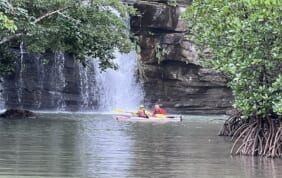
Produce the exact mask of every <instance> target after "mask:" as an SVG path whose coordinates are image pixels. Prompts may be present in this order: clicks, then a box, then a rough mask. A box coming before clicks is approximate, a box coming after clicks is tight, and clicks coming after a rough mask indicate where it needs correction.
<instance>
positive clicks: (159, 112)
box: [152, 104, 166, 118]
mask: <svg viewBox="0 0 282 178" xmlns="http://www.w3.org/2000/svg"><path fill="white" fill-rule="evenodd" d="M152 116H153V117H160V118H165V117H166V111H165V110H164V109H163V108H161V107H160V105H158V104H156V105H155V106H154V110H153V112H152Z"/></svg>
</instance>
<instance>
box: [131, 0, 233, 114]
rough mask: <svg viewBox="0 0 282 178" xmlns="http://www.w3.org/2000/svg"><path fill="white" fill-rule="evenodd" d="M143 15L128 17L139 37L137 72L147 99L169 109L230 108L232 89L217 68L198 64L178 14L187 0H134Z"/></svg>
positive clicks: (201, 111) (200, 111)
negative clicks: (213, 68)
mask: <svg viewBox="0 0 282 178" xmlns="http://www.w3.org/2000/svg"><path fill="white" fill-rule="evenodd" d="M132 3H133V6H134V7H135V8H136V9H137V10H138V11H139V12H140V14H141V16H135V17H132V18H131V29H132V32H133V33H135V34H136V35H137V36H138V37H139V45H140V47H141V53H140V55H141V60H142V62H141V63H140V65H139V66H140V67H139V75H140V78H141V80H142V81H143V86H144V90H145V103H147V104H148V105H150V106H151V105H152V104H153V103H159V104H161V105H163V106H164V107H165V108H167V110H168V111H170V112H175V113H187V114H188V113H189V114H190V113H194V114H212V113H214V114H220V113H225V112H226V111H227V110H228V109H230V108H231V104H230V101H231V100H232V93H231V91H230V89H229V88H227V87H226V82H227V81H226V79H225V78H224V77H223V76H222V75H220V74H219V73H218V72H216V71H214V70H211V69H206V68H204V67H202V66H201V65H200V61H199V57H198V54H197V51H196V49H195V46H194V44H193V41H190V40H188V39H187V38H185V35H186V34H187V33H189V31H188V30H187V29H186V28H185V25H184V23H183V21H182V20H181V17H180V15H181V13H182V12H183V11H184V10H185V7H187V6H189V5H190V4H191V1H190V0H186V1H185V0H182V1H181V0H178V1H169V0H163V1H162V0H158V1H157V0H155V1H154V0H153V1H152V0H150V1H149V0H148V1H134V2H132Z"/></svg>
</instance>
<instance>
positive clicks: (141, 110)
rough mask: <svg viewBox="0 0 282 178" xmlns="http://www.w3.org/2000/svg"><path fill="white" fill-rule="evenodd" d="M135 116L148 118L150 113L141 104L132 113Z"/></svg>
mask: <svg viewBox="0 0 282 178" xmlns="http://www.w3.org/2000/svg"><path fill="white" fill-rule="evenodd" d="M133 114H134V115H135V116H138V117H144V118H149V117H150V115H151V113H150V112H149V111H147V110H146V109H145V106H144V105H143V104H141V105H140V106H139V110H138V111H137V112H134V113H133Z"/></svg>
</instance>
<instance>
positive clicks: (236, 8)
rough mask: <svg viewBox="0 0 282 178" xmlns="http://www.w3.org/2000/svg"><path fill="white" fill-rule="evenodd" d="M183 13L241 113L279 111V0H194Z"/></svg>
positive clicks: (281, 34) (281, 60)
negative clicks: (223, 75)
mask: <svg viewBox="0 0 282 178" xmlns="http://www.w3.org/2000/svg"><path fill="white" fill-rule="evenodd" d="M184 17H185V19H186V22H187V24H188V27H189V29H191V31H192V32H193V35H195V42H196V45H197V46H198V49H199V51H200V53H201V57H202V58H205V59H208V63H209V64H211V66H213V67H214V68H216V69H217V70H219V71H222V72H223V73H225V74H226V75H227V77H228V78H229V79H230V83H229V85H230V87H231V88H232V90H233V93H234V96H235V101H234V107H235V108H236V109H238V110H239V111H241V112H242V114H243V116H245V117H249V116H261V117H266V116H270V115H273V114H282V95H281V89H282V74H281V71H282V45H281V44H282V31H281V29H282V23H281V22H282V1H279V0H264V1H261V0H240V1H238V0H232V1H225V0H195V1H193V6H191V7H190V8H188V9H187V11H186V13H185V16H184ZM206 61H207V60H206Z"/></svg>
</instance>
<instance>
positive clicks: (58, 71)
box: [51, 52, 66, 111]
mask: <svg viewBox="0 0 282 178" xmlns="http://www.w3.org/2000/svg"><path fill="white" fill-rule="evenodd" d="M54 59H55V61H54V62H55V67H54V68H52V69H53V71H52V74H54V77H52V78H51V79H52V80H51V82H52V83H54V84H55V93H54V95H53V96H54V97H55V98H56V99H55V100H56V106H57V110H59V111H65V110H66V104H65V99H64V96H63V94H62V90H63V89H64V88H65V86H66V82H65V76H64V71H63V70H64V65H65V56H64V53H63V52H55V58H54Z"/></svg>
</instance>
